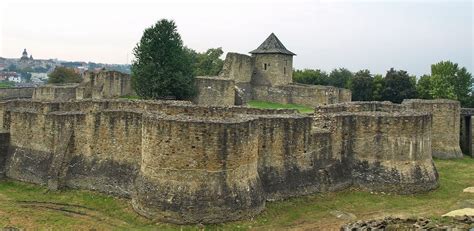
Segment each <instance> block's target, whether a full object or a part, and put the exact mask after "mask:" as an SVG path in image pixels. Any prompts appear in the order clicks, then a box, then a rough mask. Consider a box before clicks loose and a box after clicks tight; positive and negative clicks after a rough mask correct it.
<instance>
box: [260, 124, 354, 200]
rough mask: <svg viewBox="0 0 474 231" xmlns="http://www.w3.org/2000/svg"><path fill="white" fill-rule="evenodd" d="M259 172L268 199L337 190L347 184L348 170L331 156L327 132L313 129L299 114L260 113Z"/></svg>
mask: <svg viewBox="0 0 474 231" xmlns="http://www.w3.org/2000/svg"><path fill="white" fill-rule="evenodd" d="M260 121H261V128H260V139H259V165H258V172H259V176H260V178H261V180H262V184H263V188H264V190H265V192H266V193H267V198H268V199H271V200H277V199H285V198H288V197H292V196H298V195H307V194H311V193H315V192H322V191H328V190H336V189H341V188H345V187H347V186H349V185H350V183H351V179H350V177H348V176H349V174H350V172H349V171H345V170H347V166H345V165H344V164H343V163H342V162H341V161H339V160H336V159H334V158H333V157H332V153H331V151H330V150H331V146H330V145H331V143H330V141H329V140H330V138H329V134H328V133H327V132H324V131H318V132H315V131H312V129H311V126H312V119H311V118H310V117H308V116H300V115H266V116H260Z"/></svg>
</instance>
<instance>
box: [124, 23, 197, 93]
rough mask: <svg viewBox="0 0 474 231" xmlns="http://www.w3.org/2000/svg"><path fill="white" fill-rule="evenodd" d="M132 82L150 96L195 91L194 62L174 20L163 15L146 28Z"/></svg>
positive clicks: (138, 45)
mask: <svg viewBox="0 0 474 231" xmlns="http://www.w3.org/2000/svg"><path fill="white" fill-rule="evenodd" d="M133 54H134V55H135V60H134V62H133V63H132V67H131V70H132V86H133V88H134V89H135V91H136V93H137V94H138V95H139V96H140V97H142V98H146V99H159V98H164V97H174V98H176V99H189V98H191V97H192V96H193V95H195V93H196V90H195V86H194V76H193V73H192V72H193V69H192V67H191V65H192V62H191V59H190V57H189V55H188V54H187V53H186V51H185V49H184V47H183V42H182V40H181V36H180V35H179V33H178V31H177V27H176V25H175V23H174V21H172V20H166V19H162V20H160V21H158V22H157V23H156V24H155V25H153V26H151V27H150V28H147V29H145V31H144V32H143V36H142V38H141V39H140V42H139V43H138V44H137V46H136V47H135V48H134V50H133Z"/></svg>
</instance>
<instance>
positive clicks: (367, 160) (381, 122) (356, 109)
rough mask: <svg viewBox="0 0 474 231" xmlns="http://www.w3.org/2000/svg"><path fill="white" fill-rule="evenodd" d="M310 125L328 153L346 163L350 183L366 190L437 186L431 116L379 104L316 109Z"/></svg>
mask: <svg viewBox="0 0 474 231" xmlns="http://www.w3.org/2000/svg"><path fill="white" fill-rule="evenodd" d="M315 126H317V127H319V128H323V129H328V130H329V131H330V133H331V135H332V139H331V141H332V146H333V149H332V152H333V155H334V156H336V157H339V158H341V159H342V160H344V159H348V160H350V162H351V164H350V166H351V167H350V168H351V171H352V179H353V183H354V184H355V185H356V186H359V187H361V188H365V189H368V190H371V191H384V192H398V193H402V194H405V193H414V192H421V191H429V190H431V189H433V188H436V187H437V186H438V183H437V179H438V175H437V172H436V168H435V167H434V164H433V162H432V159H431V115H430V114H429V113H419V112H414V111H410V110H406V109H405V108H403V107H401V106H400V105H396V104H391V103H383V102H354V103H345V104H335V105H328V106H320V107H317V108H316V111H315Z"/></svg>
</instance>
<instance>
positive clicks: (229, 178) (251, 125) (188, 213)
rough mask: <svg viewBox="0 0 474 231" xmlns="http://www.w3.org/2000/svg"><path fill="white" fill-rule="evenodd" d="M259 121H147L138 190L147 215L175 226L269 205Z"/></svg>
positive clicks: (136, 198)
mask: <svg viewBox="0 0 474 231" xmlns="http://www.w3.org/2000/svg"><path fill="white" fill-rule="evenodd" d="M257 129H258V121H256V120H254V119H245V118H226V119H225V120H213V119H205V118H202V119H200V118H189V117H186V116H164V117H161V116H156V115H150V116H147V117H145V118H144V122H143V135H142V137H143V143H142V145H143V147H142V162H141V168H140V174H139V177H138V178H137V181H136V185H137V192H136V194H135V195H134V197H133V198H132V200H133V205H134V208H135V210H137V211H138V212H139V213H141V214H142V215H144V216H146V217H149V218H152V219H157V220H162V221H168V222H173V223H215V222H222V221H229V220H237V219H242V218H244V217H250V216H253V215H255V214H257V213H259V212H260V211H261V210H262V209H263V207H264V200H265V197H264V194H263V189H262V186H261V183H260V180H259V177H258V173H257V161H258V130H257Z"/></svg>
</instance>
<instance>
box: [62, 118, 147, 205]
mask: <svg viewBox="0 0 474 231" xmlns="http://www.w3.org/2000/svg"><path fill="white" fill-rule="evenodd" d="M141 135H142V113H140V112H134V111H118V110H104V111H100V112H96V113H91V114H88V115H87V119H86V122H85V124H84V127H83V128H82V129H76V130H75V137H74V143H75V147H76V150H74V155H73V157H72V158H71V160H70V167H69V168H68V171H67V186H69V187H73V188H82V189H92V190H98V191H101V192H105V193H108V194H115V195H120V196H125V197H129V196H130V194H131V191H132V188H133V180H134V179H135V177H136V174H137V172H138V168H139V165H140V158H141V142H142V139H141Z"/></svg>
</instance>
